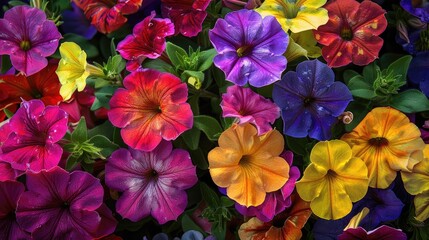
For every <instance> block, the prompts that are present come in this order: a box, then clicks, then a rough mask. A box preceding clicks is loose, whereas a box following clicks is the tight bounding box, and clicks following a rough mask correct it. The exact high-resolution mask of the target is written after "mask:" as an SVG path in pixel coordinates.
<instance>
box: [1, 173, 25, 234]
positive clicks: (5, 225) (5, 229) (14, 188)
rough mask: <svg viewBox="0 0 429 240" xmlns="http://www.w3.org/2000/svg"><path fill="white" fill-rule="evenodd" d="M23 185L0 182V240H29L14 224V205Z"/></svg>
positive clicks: (14, 182) (16, 224)
mask: <svg viewBox="0 0 429 240" xmlns="http://www.w3.org/2000/svg"><path fill="white" fill-rule="evenodd" d="M24 190H25V188H24V184H22V183H20V182H16V181H4V182H2V181H0V239H30V234H28V233H27V232H25V231H24V230H22V229H21V228H20V227H19V225H18V223H17V222H16V216H15V210H16V204H17V203H18V199H19V197H20V196H21V194H22V193H23V192H24Z"/></svg>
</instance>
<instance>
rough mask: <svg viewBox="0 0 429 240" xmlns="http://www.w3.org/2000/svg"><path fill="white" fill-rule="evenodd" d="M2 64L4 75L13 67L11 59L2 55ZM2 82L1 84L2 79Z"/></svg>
mask: <svg viewBox="0 0 429 240" xmlns="http://www.w3.org/2000/svg"><path fill="white" fill-rule="evenodd" d="M0 63H1V73H2V74H5V73H6V72H7V71H8V70H9V69H10V68H11V67H12V63H11V62H10V57H9V56H8V55H2V56H1V61H0ZM0 82H1V78H0Z"/></svg>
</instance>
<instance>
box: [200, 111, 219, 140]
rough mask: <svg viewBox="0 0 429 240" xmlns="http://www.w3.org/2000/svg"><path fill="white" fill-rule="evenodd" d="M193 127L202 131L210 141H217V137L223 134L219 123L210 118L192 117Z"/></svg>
mask: <svg viewBox="0 0 429 240" xmlns="http://www.w3.org/2000/svg"><path fill="white" fill-rule="evenodd" d="M194 127H196V128H198V129H200V130H201V131H203V132H204V133H205V134H206V136H207V138H208V139H209V140H210V141H217V139H218V138H219V135H220V134H221V133H222V132H223V130H222V127H221V126H220V124H219V122H218V121H217V120H216V119H215V118H213V117H210V116H206V115H199V116H194Z"/></svg>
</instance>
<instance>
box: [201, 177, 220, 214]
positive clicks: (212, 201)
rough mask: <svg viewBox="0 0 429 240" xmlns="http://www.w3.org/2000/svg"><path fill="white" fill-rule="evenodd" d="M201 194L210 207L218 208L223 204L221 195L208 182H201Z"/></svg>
mask: <svg viewBox="0 0 429 240" xmlns="http://www.w3.org/2000/svg"><path fill="white" fill-rule="evenodd" d="M200 190H201V196H202V197H203V200H204V201H205V202H206V203H207V204H208V206H209V207H213V208H217V207H220V206H221V202H220V199H219V196H218V195H217V194H216V192H215V191H213V190H212V189H211V188H210V187H209V186H208V185H207V184H206V183H204V182H201V183H200Z"/></svg>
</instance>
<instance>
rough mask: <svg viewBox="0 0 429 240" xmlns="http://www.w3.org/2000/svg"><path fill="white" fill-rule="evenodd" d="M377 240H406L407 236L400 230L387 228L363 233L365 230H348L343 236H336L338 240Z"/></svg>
mask: <svg viewBox="0 0 429 240" xmlns="http://www.w3.org/2000/svg"><path fill="white" fill-rule="evenodd" d="M361 239H367V240H379V239H395V240H407V235H406V234H405V233H404V232H402V231H401V229H396V228H392V227H389V226H385V225H383V226H380V227H378V228H376V229H374V230H372V231H369V232H367V231H365V229H363V228H361V227H358V228H349V229H347V230H345V231H344V233H343V234H341V235H340V236H338V240H361Z"/></svg>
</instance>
